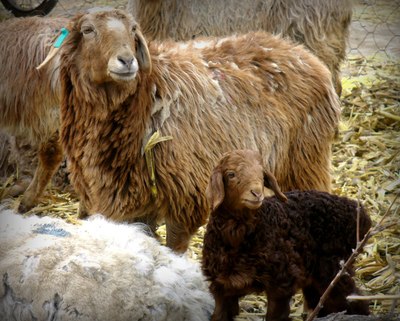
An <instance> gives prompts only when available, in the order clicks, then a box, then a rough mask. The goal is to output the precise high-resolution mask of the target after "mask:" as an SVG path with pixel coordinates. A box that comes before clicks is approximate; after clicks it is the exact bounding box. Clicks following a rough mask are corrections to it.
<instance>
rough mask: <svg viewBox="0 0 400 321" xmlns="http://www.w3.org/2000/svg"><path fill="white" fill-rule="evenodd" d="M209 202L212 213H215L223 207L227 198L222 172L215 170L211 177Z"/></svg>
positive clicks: (208, 187)
mask: <svg viewBox="0 0 400 321" xmlns="http://www.w3.org/2000/svg"><path fill="white" fill-rule="evenodd" d="M206 197H207V201H208V203H209V204H210V208H211V211H215V209H217V208H218V206H220V205H221V203H222V201H223V200H224V197H225V188H224V181H223V178H222V173H221V171H220V170H218V169H215V170H214V171H213V173H212V175H211V178H210V182H209V183H208V186H207V189H206Z"/></svg>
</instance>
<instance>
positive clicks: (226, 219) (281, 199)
mask: <svg viewBox="0 0 400 321" xmlns="http://www.w3.org/2000/svg"><path fill="white" fill-rule="evenodd" d="M311 166H312V165H311ZM264 186H265V187H268V188H271V189H272V190H273V191H274V193H275V194H276V196H273V197H265V198H264ZM206 194H207V199H208V201H209V204H210V208H211V214H210V219H209V222H208V224H207V229H206V233H205V235H204V245H203V258H202V269H203V272H204V274H205V276H206V277H207V279H208V280H209V281H210V290H211V293H212V294H213V296H214V299H215V310H214V314H213V317H212V319H211V320H212V321H228V320H233V317H234V316H235V315H237V314H238V313H239V305H238V300H239V298H240V297H242V296H244V295H247V294H250V293H253V292H258V293H259V292H264V291H265V292H266V294H267V298H268V307H267V315H266V320H267V321H273V320H276V321H278V320H279V321H286V320H290V318H289V312H290V306H289V302H290V299H291V297H292V296H293V295H294V294H295V293H296V292H297V290H299V289H301V290H302V291H303V294H304V299H305V302H306V305H307V307H308V308H309V309H314V308H315V307H316V306H317V304H318V301H319V298H320V296H321V295H322V294H323V293H324V291H325V289H326V288H327V287H328V285H329V284H330V282H331V281H332V279H333V278H334V277H335V275H336V274H337V272H338V271H339V269H340V261H342V260H347V259H348V258H349V257H350V255H351V254H352V250H353V249H355V248H356V245H357V233H356V231H357V212H358V211H359V216H360V230H359V232H360V235H361V236H364V235H365V233H366V232H367V231H368V229H369V228H370V227H371V220H370V218H369V216H368V215H367V213H366V212H365V210H364V208H363V207H362V206H360V207H359V206H358V204H357V202H356V201H353V200H350V199H348V198H345V197H339V196H336V195H332V194H329V193H326V192H320V191H291V192H286V193H282V192H281V191H280V188H279V185H278V183H277V182H276V179H275V177H274V176H273V175H272V174H271V173H270V172H269V171H266V170H264V168H263V162H262V158H261V155H260V153H258V152H256V151H252V150H235V151H232V152H230V153H226V154H225V155H224V156H223V157H222V158H221V160H220V162H219V163H218V164H217V166H216V167H215V168H214V170H213V172H212V175H211V178H210V182H209V185H208V187H207V190H206ZM348 272H349V274H345V275H343V276H342V277H341V278H340V280H339V282H338V284H337V285H336V286H335V287H334V288H333V290H332V292H331V294H330V295H329V296H328V298H327V300H326V302H325V303H324V306H323V309H322V310H321V311H320V313H319V316H325V315H327V314H330V313H333V312H340V311H346V313H348V314H365V315H367V314H369V310H368V303H367V302H358V301H356V302H349V301H347V299H346V297H347V296H348V295H349V294H351V293H357V292H358V289H357V288H356V286H355V283H354V281H353V279H352V276H353V275H354V271H353V269H352V268H350V270H349V271H348Z"/></svg>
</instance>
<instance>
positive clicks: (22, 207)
mask: <svg viewBox="0 0 400 321" xmlns="http://www.w3.org/2000/svg"><path fill="white" fill-rule="evenodd" d="M34 206H35V205H34V204H25V202H23V201H21V203H20V204H19V206H18V212H19V213H21V214H24V213H26V212H28V211H29V210H30V209H31V208H33V207H34Z"/></svg>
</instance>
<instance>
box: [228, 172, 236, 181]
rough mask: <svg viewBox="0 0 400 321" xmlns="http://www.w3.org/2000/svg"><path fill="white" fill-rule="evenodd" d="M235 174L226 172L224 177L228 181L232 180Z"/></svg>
mask: <svg viewBox="0 0 400 321" xmlns="http://www.w3.org/2000/svg"><path fill="white" fill-rule="evenodd" d="M235 176H236V175H235V173H234V172H227V173H226V177H227V178H228V179H232V178H235Z"/></svg>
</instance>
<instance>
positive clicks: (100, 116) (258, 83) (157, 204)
mask: <svg viewBox="0 0 400 321" xmlns="http://www.w3.org/2000/svg"><path fill="white" fill-rule="evenodd" d="M110 19H112V21H114V22H113V24H112V26H115V25H117V22H115V21H119V23H118V26H121V28H122V26H125V28H126V29H124V31H123V32H122V31H121V30H122V29H121V30H120V29H119V32H118V33H116V32H115V30H113V29H110V30H107V28H106V26H107V21H110ZM89 23H90V26H91V28H93V29H95V33H94V32H92V35H90V34H89V35H85V34H82V32H81V29H82V28H85V26H86V25H87V24H89ZM131 28H134V29H135V28H136V31H135V32H133V33H132V32H131ZM126 30H128V31H126ZM93 33H94V34H93ZM89 36H90V37H91V38H88V37H89ZM121 43H124V44H127V45H128V48H130V49H129V50H130V51H131V53H132V54H131V56H130V59H132V60H130V59H128V58H126V60H130V61H133V62H134V63H133V64H134V65H135V64H136V62H138V64H136V66H139V68H138V70H137V72H136V73H135V76H134V78H132V79H130V80H129V81H122V80H120V81H118V80H115V79H113V78H112V76H113V75H115V73H114V74H113V73H110V72H108V71H107V70H108V69H107V68H109V66H110V63H109V62H110V61H114V62H115V61H117V63H115V64H117V65H118V64H121V61H119V60H118V59H117V58H118V57H119V56H120V54H119V52H120V51H121V50H122V51H124V52H125V53H126V50H127V49H126V47H124V46H121V45H120V44H121ZM104 48H105V49H106V50H104ZM61 50H62V54H61V71H60V73H61V82H62V92H63V93H62V96H63V98H62V105H61V118H62V126H61V138H62V144H63V147H64V149H65V152H66V154H67V157H68V159H69V161H70V165H71V166H70V172H71V180H72V181H73V183H74V186H75V188H76V190H77V191H78V192H79V194H80V198H81V202H82V204H83V205H84V207H85V208H86V209H87V210H88V212H89V214H90V213H93V212H101V213H103V214H104V215H106V216H108V217H111V218H113V219H117V220H138V219H140V220H146V221H148V222H149V223H153V222H152V221H154V220H155V219H165V221H166V224H167V244H168V245H169V246H171V247H172V248H174V249H176V250H179V251H184V250H185V249H186V248H187V246H188V241H189V238H190V236H191V235H192V234H193V233H195V231H196V230H197V228H198V227H199V226H201V225H202V224H204V223H205V222H206V218H207V202H206V199H205V197H204V194H203V192H204V190H205V188H206V186H207V179H208V173H209V172H210V171H211V169H212V166H213V165H214V163H215V162H216V161H217V159H218V158H219V157H220V155H221V154H222V152H224V151H227V150H229V149H232V148H245V147H246V148H258V149H259V150H261V151H262V153H263V155H264V162H265V165H266V166H267V167H268V168H270V170H271V171H272V172H274V173H276V176H277V179H278V181H279V183H280V185H281V186H282V188H283V189H284V190H289V189H293V188H298V189H312V188H315V189H320V190H330V186H331V177H330V173H329V166H330V156H331V154H330V151H331V142H332V139H333V137H334V134H335V130H336V127H337V123H338V119H339V114H340V107H339V102H338V97H337V95H336V94H335V91H334V89H333V86H332V82H331V80H330V77H329V71H328V69H327V68H326V67H325V66H324V65H323V64H322V63H321V62H320V61H319V60H318V59H317V58H316V57H314V56H313V55H311V54H310V53H309V52H308V51H307V50H305V49H304V48H302V47H301V46H297V45H294V44H292V43H290V42H287V41H284V40H282V39H280V38H278V37H274V36H271V35H269V34H266V33H263V32H255V33H249V34H247V35H242V36H233V37H228V38H222V39H218V38H206V39H203V40H201V41H194V42H188V43H173V42H165V43H157V42H152V43H150V44H149V48H147V45H146V42H145V40H144V39H143V37H142V35H141V33H140V29H139V26H136V22H134V21H133V20H132V17H130V16H128V15H125V14H124V13H123V12H121V11H111V12H103V13H96V14H91V15H85V16H82V17H77V18H75V19H74V20H73V22H72V24H71V27H70V36H69V37H68V38H67V40H66V43H65V44H64V45H63V47H62V49H61ZM94 56H95V57H97V58H96V59H95V60H94V59H92V57H94ZM120 67H121V66H120ZM121 68H122V67H121ZM101 73H103V74H104V75H103V78H102V79H101V77H100V76H99V75H100V74H101ZM155 131H159V133H160V134H161V136H169V135H170V136H172V137H173V139H172V140H170V141H166V142H162V143H160V144H158V145H156V146H155V147H154V148H153V150H152V152H153V153H154V168H153V169H154V172H155V178H156V184H157V190H158V194H157V196H156V197H154V194H152V192H151V186H152V182H151V176H150V173H149V170H148V167H147V163H146V160H145V157H144V155H143V149H144V146H145V145H146V143H147V142H148V139H149V137H150V135H151V134H152V133H153V132H155ZM310 164H313V165H312V166H310Z"/></svg>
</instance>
